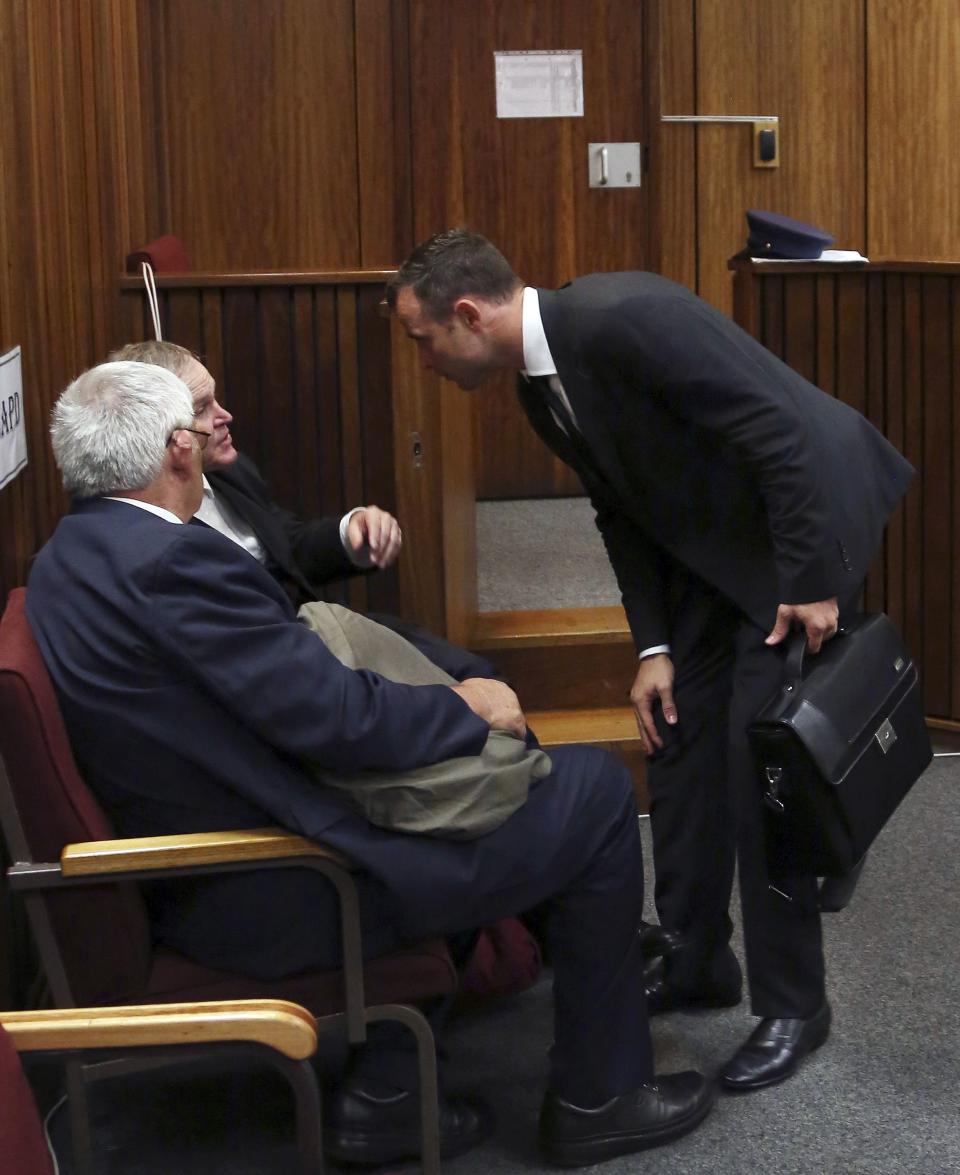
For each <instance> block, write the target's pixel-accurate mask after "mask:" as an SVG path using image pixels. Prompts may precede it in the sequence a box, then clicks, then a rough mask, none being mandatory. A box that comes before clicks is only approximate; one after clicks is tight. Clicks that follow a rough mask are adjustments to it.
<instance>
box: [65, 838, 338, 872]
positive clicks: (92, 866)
mask: <svg viewBox="0 0 960 1175" xmlns="http://www.w3.org/2000/svg"><path fill="white" fill-rule="evenodd" d="M285 857H323V858H325V859H326V860H328V861H332V862H334V863H335V864H337V865H341V866H343V867H344V868H346V869H349V868H351V864H350V861H349V860H348V859H347V858H346V857H344V856H343V855H342V854H340V853H338V852H337V851H336V850H335V849H330V848H326V847H324V846H323V845H318V844H315V843H314V842H313V841H310V840H307V839H306V837H303V836H298V835H297V834H296V833H294V832H288V831H287V830H286V829H284V828H244V829H240V830H238V831H236V832H192V833H183V834H181V835H178V836H142V837H138V838H136V839H134V840H91V841H84V842H82V843H79V844H73V845H67V846H66V847H65V848H64V850H63V852H62V853H61V854H60V869H61V872H62V874H63V876H64V877H82V876H92V875H97V874H101V873H103V874H107V873H126V872H131V871H136V870H142V869H173V868H182V867H184V866H190V865H217V864H227V863H229V862H232V861H271V860H280V859H283V858H285Z"/></svg>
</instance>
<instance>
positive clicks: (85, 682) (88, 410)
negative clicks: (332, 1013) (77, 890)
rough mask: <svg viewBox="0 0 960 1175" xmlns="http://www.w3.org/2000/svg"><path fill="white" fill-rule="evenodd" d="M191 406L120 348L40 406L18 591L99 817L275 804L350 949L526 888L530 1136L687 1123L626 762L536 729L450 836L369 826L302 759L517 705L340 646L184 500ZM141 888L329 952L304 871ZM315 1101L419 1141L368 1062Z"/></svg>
mask: <svg viewBox="0 0 960 1175" xmlns="http://www.w3.org/2000/svg"><path fill="white" fill-rule="evenodd" d="M214 413H215V407H214V405H213V402H212V401H211V402H210V403H209V404H208V405H206V406H205V407H204V410H203V412H202V413H201V414H200V415H199V416H197V415H195V413H194V403H193V400H192V398H191V395H190V393H189V391H188V390H187V388H186V386H185V385H184V383H183V382H182V381H181V380H179V379H178V378H177V377H176V376H174V375H173V374H172V373H170V372H168V371H166V370H164V369H162V368H159V367H156V366H153V365H149V364H143V363H129V362H127V363H124V362H120V363H108V364H104V365H102V366H100V367H97V368H94V369H92V370H91V371H88V372H86V373H85V374H84V375H82V376H80V377H79V378H78V379H77V380H76V381H74V383H73V384H71V385H70V387H69V388H67V390H66V391H65V392H64V393H63V395H62V396H61V397H60V399H59V400H58V402H57V405H56V407H55V409H54V415H53V425H52V428H51V436H52V441H53V449H54V454H55V456H56V460H57V464H58V467H59V468H60V470H61V473H62V475H63V480H64V485H65V487H66V489H67V490H68V492H69V493H70V494H71V495H72V496H73V505H72V509H71V511H70V513H69V514H68V515H67V516H66V517H65V518H63V519H62V520H61V522H60V524H59V526H58V527H57V530H56V532H55V534H54V535H53V537H52V538H51V539H50V541H49V542H48V543H47V544H46V546H45V547H44V549H43V550H42V551H41V552H40V554H39V555H38V557H37V559H36V561H35V564H34V567H33V570H32V573H31V576H30V581H29V584H28V596H27V610H28V615H29V618H30V623H31V626H32V628H33V631H34V633H35V634H36V637H37V640H38V643H39V645H40V648H41V651H42V654H43V657H44V661H45V662H46V664H47V667H48V669H49V671H50V674H51V677H52V679H53V682H54V685H55V688H56V690H57V695H58V697H59V700H60V704H61V706H62V709H63V714H64V719H65V722H66V725H67V729H68V732H69V735H70V738H71V742H72V746H73V749H74V752H75V754H76V758H77V761H78V764H79V766H80V768H81V770H82V771H83V772H84V774H85V776H86V778H87V780H88V781H89V783H90V785H91V787H92V788H93V790H94V791H95V793H96V794H97V796H98V798H99V800H100V802H101V803H102V804H103V805H104V807H105V808H106V809H107V811H108V812H109V814H110V816H111V818H112V820H113V822H114V824H115V827H116V829H117V832H118V834H119V835H121V836H142V835H153V834H162V833H178V832H196V831H208V830H213V829H218V828H243V827H257V826H262V825H264V824H272V823H277V824H281V825H284V826H285V827H287V828H290V829H292V830H294V831H296V832H298V833H300V834H302V835H304V836H307V837H313V838H317V839H321V838H322V839H323V840H324V841H325V842H326V843H328V844H330V845H332V846H333V847H334V848H336V849H339V850H341V851H342V852H344V853H346V854H347V855H349V856H350V857H351V858H352V859H353V860H354V861H356V862H357V864H358V867H359V870H360V871H359V872H358V875H357V877H358V886H359V890H360V904H361V917H362V920H363V923H364V927H365V943H366V945H367V947H368V950H369V951H370V952H371V953H376V952H383V951H388V950H390V949H392V948H394V947H396V946H398V945H400V944H402V943H404V942H410V941H415V940H417V939H421V938H424V937H429V936H433V935H447V936H451V935H455V934H457V933H459V932H462V931H464V930H469V929H471V928H472V927H476V926H482V925H485V924H487V923H489V922H491V921H492V920H494V919H497V918H502V917H504V916H507V915H510V914H513V913H516V912H517V911H519V910H523V909H527V908H530V907H532V906H534V905H536V904H538V903H546V904H547V906H548V907H549V924H548V932H549V941H550V947H551V956H552V959H553V965H554V993H555V1037H554V1045H553V1048H552V1050H551V1055H550V1075H549V1088H548V1090H547V1094H546V1097H545V1099H544V1104H543V1110H542V1114H541V1123H540V1132H541V1143H542V1146H543V1149H544V1152H545V1154H546V1156H547V1158H548V1159H549V1160H551V1161H553V1162H557V1163H560V1164H564V1165H569V1166H576V1165H585V1164H589V1163H594V1162H597V1161H601V1160H603V1159H606V1158H610V1157H613V1156H615V1155H619V1154H625V1153H630V1152H633V1151H637V1150H641V1149H644V1148H646V1147H650V1146H656V1145H659V1144H661V1143H664V1142H667V1141H670V1140H671V1139H673V1138H676V1137H679V1136H680V1135H681V1134H684V1133H686V1132H687V1131H689V1130H692V1129H693V1128H694V1127H695V1126H696V1125H697V1124H698V1123H699V1122H700V1121H701V1120H702V1119H703V1118H704V1117H705V1116H706V1114H707V1113H708V1112H709V1110H710V1107H711V1105H712V1101H713V1092H712V1089H711V1086H710V1084H709V1083H708V1082H707V1081H706V1080H705V1079H704V1078H703V1077H702V1076H701V1075H700V1074H699V1073H696V1072H692V1071H688V1072H685V1073H678V1074H672V1075H669V1076H661V1077H659V1078H658V1077H656V1076H655V1075H654V1072H653V1058H652V1050H651V1041H650V1031H649V1024H648V1020H647V1013H646V1007H645V1003H644V999H643V993H642V988H643V965H642V956H641V947H640V940H639V935H638V933H637V930H638V926H639V924H640V915H641V909H642V898H643V872H642V861H641V849H640V840H639V834H638V830H637V822H636V810H635V805H634V799H633V788H632V784H631V780H630V778H629V776H628V774H627V772H626V771H625V769H624V768H623V767H622V765H620V764H619V763H618V762H617V761H616V760H615V759H613V758H612V757H610V756H609V755H607V754H606V753H605V752H603V751H600V750H598V749H596V748H591V747H566V748H560V749H558V750H556V751H554V752H552V753H551V759H552V771H551V772H550V774H548V775H547V776H546V777H545V778H543V779H541V780H539V781H538V782H533V783H531V786H530V788H529V792H528V795H527V798H526V800H525V801H524V802H523V803H521V804H520V806H519V807H517V808H516V809H515V810H514V811H513V813H512V815H509V816H508V817H507V818H505V820H504V822H503V823H501V824H499V825H498V826H497V827H494V828H493V829H492V830H490V831H487V832H485V833H483V834H482V835H477V836H475V837H474V838H473V839H466V840H452V839H446V838H443V837H440V836H429V837H428V836H421V835H414V834H405V833H394V832H390V831H386V830H384V829H383V828H379V827H374V826H373V825H372V824H370V823H368V822H367V821H366V820H365V819H364V817H363V816H362V815H360V814H359V813H358V812H357V811H356V810H355V809H354V808H353V807H352V806H351V805H350V804H348V803H347V802H346V801H345V799H344V797H343V794H342V792H340V791H338V790H333V789H331V788H329V787H327V786H325V785H324V784H323V783H322V782H319V781H318V778H317V776H316V774H315V773H314V772H313V771H311V770H310V769H308V768H307V767H306V766H305V764H307V763H310V764H316V765H320V766H321V767H323V768H325V769H326V770H329V771H333V772H344V771H347V772H356V771H361V770H363V769H371V770H374V771H378V772H381V773H382V772H393V771H406V770H410V769H414V768H418V767H426V766H428V765H430V764H434V763H437V762H439V761H441V760H445V759H449V758H457V757H463V756H469V755H474V754H477V753H479V751H480V749H481V748H482V747H483V745H484V744H485V742H486V739H487V736H488V734H489V732H490V730H491V729H495V730H496V729H499V730H505V731H508V732H511V733H513V734H515V735H517V736H522V735H523V733H524V731H525V727H526V724H525V720H524V717H523V713H522V711H521V709H520V706H519V703H518V700H517V698H516V695H515V694H514V693H513V692H512V691H511V690H510V689H509V687H508V686H506V685H505V684H503V683H502V682H498V681H491V680H478V679H475V678H470V679H467V680H466V681H464V682H462V683H459V684H455V685H452V686H448V685H424V686H413V685H401V684H398V683H396V682H393V681H391V680H388V679H387V678H385V677H382V676H380V675H378V674H376V673H374V672H371V671H369V670H352V669H349V668H347V667H346V666H345V665H343V664H342V663H341V662H340V661H338V660H337V658H336V657H334V656H333V654H332V653H331V652H330V651H329V650H328V648H327V647H326V645H325V644H324V643H323V642H322V641H320V640H319V639H318V638H317V636H316V635H314V634H313V633H312V632H310V631H309V630H308V629H307V628H306V627H305V626H304V625H301V624H299V623H297V621H296V619H295V613H294V609H293V606H292V604H291V602H290V600H289V599H288V597H287V595H286V594H285V592H284V591H283V590H282V588H281V587H280V586H279V585H278V584H277V582H276V580H275V579H273V577H272V576H270V575H269V574H268V573H267V572H266V571H265V570H264V569H263V568H262V567H261V566H260V565H259V563H258V562H257V561H256V560H253V559H250V558H249V557H248V555H247V554H246V553H245V552H244V551H242V550H240V549H239V547H238V546H237V544H236V543H234V542H231V541H230V540H228V539H226V538H225V537H224V536H223V535H221V534H219V533H217V531H215V530H213V529H212V528H210V527H208V526H205V525H201V524H197V523H195V522H191V520H192V519H193V515H194V513H195V512H196V510H197V507H198V506H199V503H200V500H201V497H202V493H203V488H202V473H201V467H202V452H203V447H204V445H206V444H208V443H209V441H210V439H211V436H212V434H213V433H214V423H213V418H214ZM185 524H189V525H185ZM151 902H152V906H151V909H152V917H153V923H154V930H155V933H156V935H157V936H158V938H159V939H160V940H162V941H164V942H167V943H169V944H170V945H171V946H173V947H174V948H175V949H177V950H180V951H182V952H183V953H185V954H187V955H190V956H192V957H194V958H196V959H197V960H199V961H201V962H203V963H205V964H207V965H209V966H221V967H224V968H226V969H230V970H234V971H238V972H245V973H247V974H250V975H254V976H258V977H264V978H269V977H271V976H279V975H285V974H293V973H296V972H298V971H303V970H307V969H314V968H324V967H329V966H331V965H336V963H337V961H338V950H339V948H338V943H337V937H338V933H337V918H336V913H335V909H336V907H335V901H334V899H333V897H332V895H331V893H330V891H329V887H328V886H327V884H326V882H325V881H324V879H322V878H318V877H314V876H313V875H309V874H306V873H305V874H303V875H302V876H301V875H298V874H297V873H295V872H293V871H290V872H285V871H273V872H270V871H266V872H262V873H245V874H238V875H233V876H229V877H220V878H202V879H191V880H190V881H189V883H187V882H184V881H180V882H176V883H174V884H173V885H172V886H171V887H166V888H162V889H160V888H158V889H157V890H155V891H154V892H153V893H152V894H151ZM278 911H283V912H284V916H283V917H282V918H281V917H278ZM358 1073H359V1076H357V1074H358ZM330 1121H331V1129H330V1130H329V1131H328V1132H327V1139H326V1143H327V1145H328V1147H329V1149H330V1152H331V1153H332V1154H333V1155H334V1157H336V1158H337V1159H341V1160H343V1159H349V1160H352V1161H360V1162H374V1163H383V1162H392V1161H396V1160H397V1159H400V1158H403V1157H405V1156H408V1155H412V1154H415V1153H416V1151H417V1149H418V1130H417V1113H416V1099H415V1098H414V1097H413V1096H412V1094H411V1092H410V1091H409V1090H408V1089H406V1088H404V1086H403V1085H402V1083H401V1081H400V1077H399V1074H398V1073H396V1072H393V1071H391V1070H390V1069H389V1068H388V1067H384V1068H383V1069H382V1070H380V1071H379V1072H378V1071H377V1069H376V1066H375V1065H368V1066H367V1067H366V1068H362V1069H359V1070H355V1071H354V1073H353V1075H352V1076H350V1077H348V1079H347V1081H346V1083H345V1084H344V1085H343V1086H342V1087H341V1089H340V1090H339V1091H338V1094H337V1096H336V1098H335V1099H334V1105H333V1109H332V1113H331V1115H330ZM485 1125H486V1118H485V1115H484V1114H483V1112H482V1111H481V1110H479V1109H478V1108H477V1107H476V1106H475V1105H473V1104H472V1103H470V1102H466V1101H462V1102H456V1101H452V1100H451V1101H447V1102H446V1103H445V1104H444V1107H443V1111H442V1122H441V1132H442V1147H443V1150H444V1152H445V1153H447V1154H451V1153H456V1152H458V1151H460V1150H464V1149H466V1148H467V1147H469V1146H471V1145H473V1144H474V1143H476V1142H477V1141H479V1140H480V1138H481V1137H482V1136H483V1134H484V1130H485Z"/></svg>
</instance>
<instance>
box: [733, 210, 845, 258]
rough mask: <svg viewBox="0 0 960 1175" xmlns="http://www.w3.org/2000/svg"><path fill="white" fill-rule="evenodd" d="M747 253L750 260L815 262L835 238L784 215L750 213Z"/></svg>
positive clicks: (756, 211) (748, 213) (819, 229)
mask: <svg viewBox="0 0 960 1175" xmlns="http://www.w3.org/2000/svg"><path fill="white" fill-rule="evenodd" d="M747 225H748V227H749V229H750V235H749V236H748V237H747V252H748V253H749V254H750V256H751V257H780V258H783V259H785V260H794V261H799V260H803V259H805V258H806V259H809V260H810V261H815V260H816V259H817V258H818V257H819V256H820V254H821V253H822V252H823V250H824V249H826V248H827V246H828V245H832V244H833V237H832V236H831V235H830V234H829V233H828V232H824V230H823V229H822V228H817V227H816V226H815V225H812V224H804V223H803V221H802V220H794V219H793V218H792V217H790V216H782V215H781V214H780V213H779V212H761V211H758V210H757V209H755V208H751V209H750V210H749V211H748V212H747Z"/></svg>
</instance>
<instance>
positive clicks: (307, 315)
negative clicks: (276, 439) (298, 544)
mask: <svg viewBox="0 0 960 1175" xmlns="http://www.w3.org/2000/svg"><path fill="white" fill-rule="evenodd" d="M318 292H319V291H317V290H316V289H315V288H313V287H310V286H296V287H295V288H294V289H293V290H292V291H291V293H292V300H293V301H292V307H291V325H292V336H293V337H292V345H293V352H292V355H291V362H292V367H293V371H292V377H291V378H292V382H293V405H294V408H293V413H294V417H293V418H294V420H295V421H296V426H297V443H296V445H295V446H294V448H293V452H292V455H291V466H292V468H293V469H294V472H295V476H296V484H297V499H298V501H299V502H300V504H301V508H302V510H303V515H304V517H305V518H319V517H320V516H321V515H322V514H323V513H324V509H323V502H324V493H323V475H324V472H325V471H324V463H323V458H322V448H321V439H322V437H323V435H324V430H325V427H326V421H325V420H324V419H323V418H322V416H321V405H320V403H319V401H318V397H317V396H316V395H315V389H316V388H318V387H325V386H326V387H335V386H336V381H335V380H334V381H332V382H327V381H324V380H321V378H320V377H319V373H318V355H317V331H316V322H315V311H316V302H315V297H314V295H315V294H316V293H318ZM331 292H332V291H331Z"/></svg>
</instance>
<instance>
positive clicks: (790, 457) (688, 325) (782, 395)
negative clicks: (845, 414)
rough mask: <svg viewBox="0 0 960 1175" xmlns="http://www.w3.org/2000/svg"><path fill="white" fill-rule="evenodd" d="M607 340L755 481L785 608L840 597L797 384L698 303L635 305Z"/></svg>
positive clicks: (635, 374) (624, 364) (671, 407)
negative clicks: (770, 367) (792, 386)
mask: <svg viewBox="0 0 960 1175" xmlns="http://www.w3.org/2000/svg"><path fill="white" fill-rule="evenodd" d="M604 333H605V335H606V336H607V337H606V340H605V342H604V347H605V348H606V350H607V354H608V357H609V359H610V361H611V362H613V363H614V364H616V366H617V367H618V368H619V370H620V372H621V374H622V375H624V376H625V377H626V378H628V379H631V378H632V379H635V380H636V381H638V382H640V383H642V384H643V385H644V387H645V390H646V391H647V393H648V394H650V395H651V396H653V397H655V398H657V399H659V400H660V401H661V403H663V405H664V406H665V407H666V408H667V410H668V411H669V412H671V414H673V415H674V416H676V417H677V418H679V419H680V420H683V421H686V422H687V423H688V424H690V425H691V426H694V427H696V428H700V429H704V430H706V431H707V432H708V433H712V434H715V436H716V437H717V438H718V440H719V442H720V444H722V445H723V446H726V447H728V448H729V449H730V450H731V452H732V454H733V455H734V457H735V459H736V460H738V461H740V462H741V463H742V464H743V465H744V466H745V467H746V468H747V469H748V470H749V471H750V472H751V474H752V475H753V477H754V478H755V480H756V484H757V488H758V491H759V494H760V496H761V498H762V500H763V504H764V509H765V512H766V516H767V519H768V523H769V528H770V537H771V540H772V542H773V550H774V558H775V561H776V565H777V573H778V579H779V584H780V600H781V602H785V603H809V602H811V601H814V600H822V599H826V598H828V597H829V596H832V595H834V594H836V590H837V584H836V582H835V578H836V571H837V564H836V560H835V559H828V558H826V557H825V536H826V535H828V534H829V533H830V530H829V518H830V503H829V502H828V501H827V500H826V494H825V490H824V486H823V481H822V479H821V478H820V477H819V476H818V464H817V454H816V451H815V446H814V445H813V443H812V442H811V440H810V436H809V431H808V422H807V420H806V418H805V416H804V412H803V410H802V409H801V406H800V404H799V403H798V402H797V400H796V399H795V398H794V397H793V396H792V395H791V392H790V386H789V383H790V381H789V380H788V379H786V378H785V379H783V380H782V381H779V382H778V381H777V380H776V378H775V375H771V372H770V370H768V369H764V368H763V367H761V365H760V364H759V363H758V361H757V358H756V356H755V355H754V354H752V353H751V348H752V345H753V344H752V340H750V339H749V337H748V336H746V335H744V336H743V337H742V338H741V337H740V335H741V333H742V332H740V330H739V328H737V327H736V326H735V325H734V324H733V323H729V322H727V321H726V320H725V319H722V318H721V316H719V315H718V314H716V313H715V312H713V311H712V310H711V309H710V308H708V307H706V306H704V305H701V304H700V303H698V302H697V301H694V300H688V299H685V298H679V297H677V298H661V299H657V300H656V301H652V300H642V301H640V300H638V304H637V305H636V306H631V304H630V303H629V302H628V303H626V304H625V305H624V307H623V308H622V309H621V311H620V314H619V316H618V317H617V321H616V324H615V329H611V330H607V331H605V332H604ZM790 374H791V376H792V373H790ZM796 378H797V379H799V377H796ZM821 394H822V393H821Z"/></svg>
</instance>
